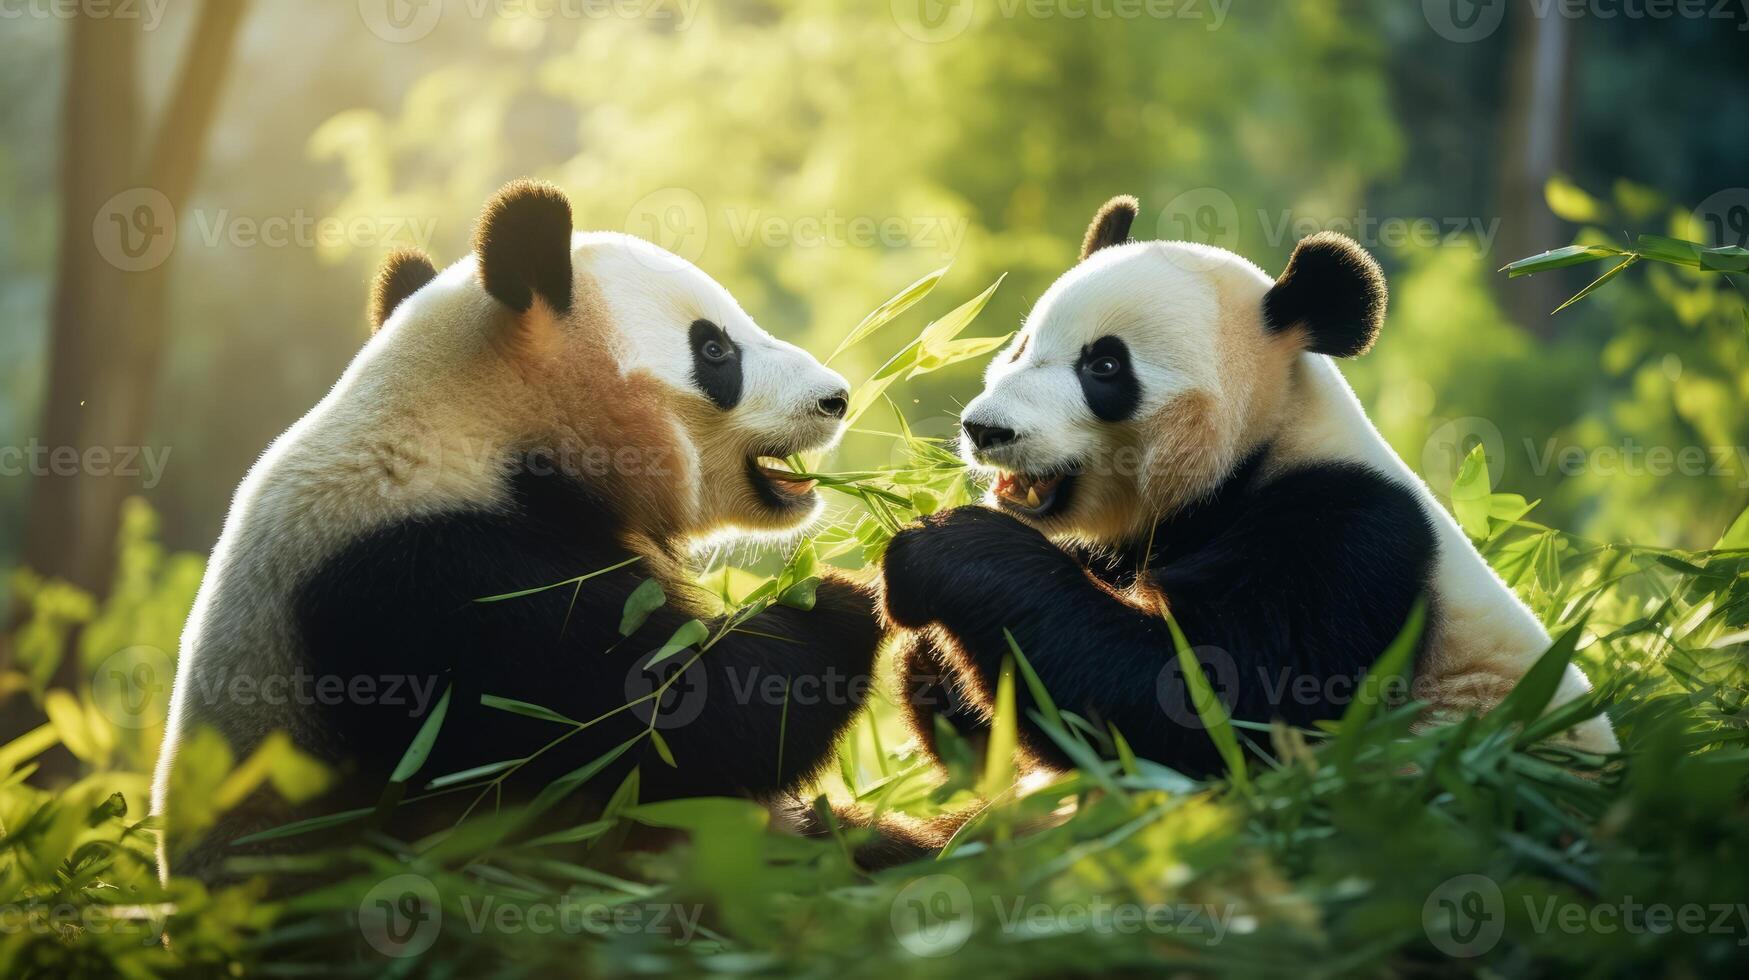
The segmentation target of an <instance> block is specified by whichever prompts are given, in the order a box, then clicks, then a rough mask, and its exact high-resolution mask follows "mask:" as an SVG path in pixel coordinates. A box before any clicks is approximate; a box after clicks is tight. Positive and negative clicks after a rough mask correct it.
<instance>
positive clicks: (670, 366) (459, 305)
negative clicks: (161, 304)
mask: <svg viewBox="0 0 1749 980" xmlns="http://www.w3.org/2000/svg"><path fill="white" fill-rule="evenodd" d="M372 322H373V326H374V329H375V331H376V336H375V337H373V339H372V341H371V344H370V345H367V348H366V350H367V354H368V353H369V352H370V351H371V349H372V348H376V347H381V348H383V354H382V358H381V359H382V360H383V361H386V362H389V363H390V364H394V365H399V366H400V367H401V368H402V370H401V374H402V375H403V376H410V375H416V377H417V381H418V383H419V384H421V385H423V386H428V387H434V388H437V389H440V390H442V391H443V392H444V397H445V398H447V399H448V400H450V401H460V402H463V403H465V404H463V405H462V406H461V407H460V408H457V409H453V410H451V415H452V416H453V418H451V419H450V420H448V421H444V422H442V423H434V424H440V425H443V426H445V427H447V428H449V429H454V430H461V429H471V430H472V431H475V432H478V433H481V435H480V437H479V440H478V441H481V442H484V443H487V444H490V443H493V442H503V443H505V445H504V446H502V447H496V446H489V451H490V452H491V453H493V454H496V455H498V456H500V457H504V456H506V455H508V456H509V457H510V458H512V459H513V460H515V461H519V462H527V461H529V460H531V459H534V460H536V462H537V463H538V465H543V466H551V467H554V468H556V469H557V470H558V471H559V472H561V473H565V474H568V475H574V476H576V477H577V478H578V479H579V481H580V482H581V483H583V484H586V485H587V487H588V489H589V490H590V491H591V494H592V495H593V496H594V497H595V498H596V499H598V500H600V501H601V502H602V503H603V504H605V505H607V506H609V507H611V508H612V509H613V510H615V511H616V516H617V517H619V518H620V519H621V520H622V521H623V522H624V523H626V524H627V525H629V526H630V528H631V529H632V530H635V531H639V532H644V533H647V534H650V535H652V536H661V537H662V538H664V539H671V538H675V537H678V538H682V539H693V540H697V539H699V538H704V537H708V536H710V535H713V534H716V533H718V532H729V531H733V532H761V531H787V530H792V529H794V528H797V527H799V526H801V525H803V524H804V523H806V522H807V520H808V519H809V518H811V517H812V516H814V515H815V514H816V513H818V511H819V507H820V500H819V495H818V493H817V492H816V490H815V489H814V485H813V483H812V481H805V480H802V479H799V478H797V477H796V476H795V475H794V473H793V472H792V471H790V470H788V469H787V464H786V462H785V459H786V457H789V456H791V455H793V454H796V453H801V452H804V451H808V450H815V449H821V448H824V447H826V446H828V445H830V444H831V443H832V442H833V441H835V440H836V439H837V438H838V436H839V435H840V433H841V431H842V429H843V425H844V423H843V420H844V415H845V412H846V409H847V403H848V397H849V390H848V387H847V386H846V384H845V381H844V378H843V377H841V376H840V375H838V374H837V373H836V372H833V371H831V370H829V369H827V368H826V367H824V366H823V365H821V364H820V363H819V362H818V361H816V360H815V359H814V358H813V357H812V356H810V355H809V354H808V353H807V352H806V351H803V350H801V349H800V348H798V347H796V346H794V345H792V344H787V343H784V342H783V341H780V340H778V339H777V338H775V337H773V336H771V335H770V334H768V333H766V332H765V331H764V330H762V329H760V327H759V326H758V325H757V324H756V323H754V322H753V320H752V318H751V317H749V316H748V315H747V314H746V313H745V312H743V311H742V310H741V307H740V306H739V304H737V303H736V302H735V299H734V298H733V297H732V296H731V295H730V294H729V292H728V291H727V290H725V289H724V288H723V287H722V286H721V285H719V284H718V283H717V282H715V281H714V280H712V279H711V278H710V277H709V276H707V275H705V274H704V273H703V272H701V271H700V270H699V269H698V268H697V267H695V266H693V265H692V264H691V263H690V262H687V261H686V260H684V259H681V258H680V257H678V256H675V255H673V254H671V253H669V252H666V251H664V250H662V249H660V248H658V247H656V246H655V245H652V244H650V243H648V242H645V241H643V240H641V239H637V238H634V237H631V236H629V235H622V234H618V233H611V232H597V233H573V231H572V228H571V208H570V203H569V202H568V201H567V200H566V198H565V196H564V195H563V193H561V192H560V191H559V190H557V189H556V188H553V187H551V186H548V185H544V184H539V183H534V182H530V181H517V182H515V183H512V184H510V185H508V186H507V187H505V188H504V189H503V190H502V191H500V192H499V194H498V195H497V196H496V197H495V198H494V199H493V200H492V201H491V202H489V203H488V204H487V206H486V209H485V211H484V212H483V213H482V215H481V217H480V220H479V224H478V226H477V230H476V233H475V240H474V250H473V255H471V256H469V257H468V258H466V259H463V260H462V261H460V262H457V263H456V264H455V265H453V266H451V267H450V268H448V269H445V270H443V271H442V272H438V271H437V270H436V269H435V268H434V267H433V266H432V264H431V263H430V262H429V260H427V259H425V258H424V257H423V256H422V255H418V254H411V253H402V254H399V255H397V256H394V257H392V258H391V259H390V260H389V262H388V264H387V265H386V266H385V267H384V268H383V270H382V271H381V272H380V273H379V275H378V277H377V288H376V291H375V294H374V297H373V300H372ZM429 400H430V399H427V401H429ZM448 448H449V449H450V450H452V451H453V446H451V447H448ZM464 455H466V456H468V457H469V458H466V459H464V460H461V461H456V460H446V461H444V465H445V466H447V467H449V468H451V469H455V468H456V467H457V466H458V465H459V466H467V465H477V463H478V456H479V453H469V454H464ZM492 462H493V465H495V466H500V467H501V466H502V464H503V459H502V458H500V459H496V460H493V461H492Z"/></svg>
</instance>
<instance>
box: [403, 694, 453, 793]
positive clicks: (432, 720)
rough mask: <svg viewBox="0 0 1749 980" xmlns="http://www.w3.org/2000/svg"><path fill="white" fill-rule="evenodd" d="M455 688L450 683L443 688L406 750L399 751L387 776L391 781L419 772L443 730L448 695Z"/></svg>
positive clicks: (405, 779) (447, 709) (446, 713)
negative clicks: (397, 757) (397, 759)
mask: <svg viewBox="0 0 1749 980" xmlns="http://www.w3.org/2000/svg"><path fill="white" fill-rule="evenodd" d="M454 689H455V685H453V684H452V685H450V686H449V687H446V688H444V689H443V696H442V697H439V698H438V699H437V704H436V705H435V706H433V707H432V709H431V713H430V714H427V715H426V716H425V722H424V723H423V724H421V725H420V726H419V731H418V733H417V734H415V735H414V736H413V741H412V742H410V743H408V745H407V751H405V752H403V753H401V761H400V762H399V763H397V764H396V765H395V771H394V774H393V775H391V776H390V777H389V782H391V783H404V782H406V781H407V780H409V779H412V778H413V776H414V775H415V774H416V773H418V772H419V767H420V766H423V765H425V760H426V758H427V757H429V756H430V755H431V747H432V746H433V745H435V744H436V743H437V736H438V733H440V732H442V731H443V719H444V716H445V715H448V714H449V696H450V693H451V692H452V691H453V690H454Z"/></svg>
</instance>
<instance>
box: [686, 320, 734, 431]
mask: <svg viewBox="0 0 1749 980" xmlns="http://www.w3.org/2000/svg"><path fill="white" fill-rule="evenodd" d="M690 339H691V341H692V382H693V384H696V385H698V389H699V390H700V391H702V392H704V393H705V394H706V395H707V396H709V397H710V400H711V401H713V402H715V403H716V405H717V407H718V408H720V409H723V410H724V411H727V410H729V409H731V408H734V407H735V406H736V405H737V404H739V403H740V401H741V348H739V347H737V346H735V342H734V341H732V340H730V339H729V334H728V332H727V331H725V330H724V329H723V328H722V327H719V326H717V325H716V324H714V323H712V322H710V321H709V320H694V321H692V329H691V332H690Z"/></svg>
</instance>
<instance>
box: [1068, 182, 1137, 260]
mask: <svg viewBox="0 0 1749 980" xmlns="http://www.w3.org/2000/svg"><path fill="white" fill-rule="evenodd" d="M1140 210H1141V204H1140V202H1138V201H1137V200H1136V199H1135V198H1133V197H1131V196H1129V195H1128V194H1119V195H1118V196H1116V197H1114V198H1112V199H1111V200H1109V201H1106V202H1105V203H1104V204H1103V205H1101V206H1100V208H1099V213H1097V214H1095V215H1094V216H1093V221H1092V223H1090V224H1089V225H1088V226H1087V234H1086V235H1085V236H1083V237H1082V239H1081V261H1083V262H1085V261H1087V256H1089V255H1092V254H1093V253H1094V252H1097V251H1099V250H1100V249H1102V248H1105V247H1107V246H1110V245H1122V244H1123V243H1124V242H1127V241H1129V238H1130V225H1131V224H1132V223H1134V222H1135V220H1136V212H1138V211H1140Z"/></svg>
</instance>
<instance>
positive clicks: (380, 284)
mask: <svg viewBox="0 0 1749 980" xmlns="http://www.w3.org/2000/svg"><path fill="white" fill-rule="evenodd" d="M436 278H437V267H436V266H434V265H432V264H431V260H430V259H429V258H427V257H426V256H425V253H424V252H421V251H419V250H418V249H416V248H403V249H401V250H399V251H396V252H393V253H391V254H390V255H389V259H388V261H386V262H384V263H383V267H382V268H381V269H378V270H377V277H376V281H375V282H373V283H371V287H370V332H371V333H376V332H377V331H378V330H381V329H382V328H383V324H384V323H386V322H387V321H388V319H389V314H391V313H393V312H395V307H397V306H400V305H401V301H402V300H404V299H406V298H407V297H409V296H411V295H413V294H414V293H416V292H418V291H419V290H420V288H421V287H422V286H424V285H425V284H426V283H428V282H430V281H431V280H433V279H436Z"/></svg>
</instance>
